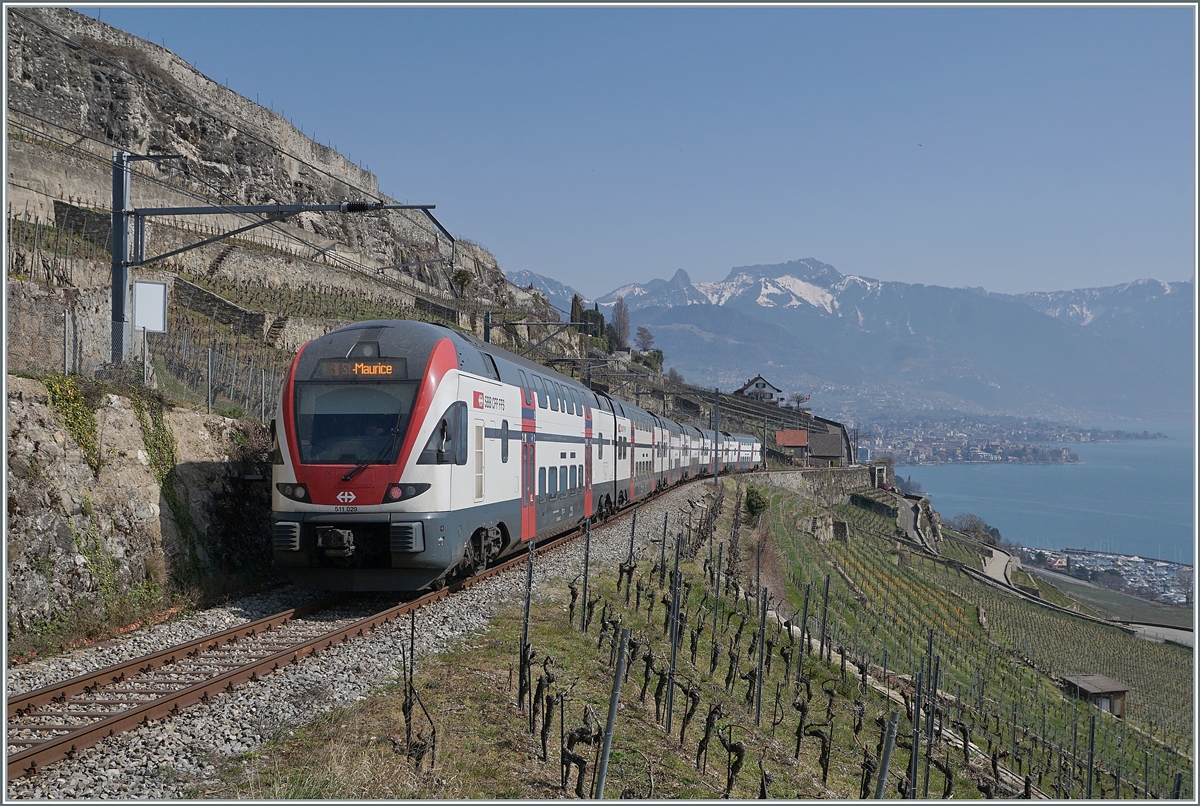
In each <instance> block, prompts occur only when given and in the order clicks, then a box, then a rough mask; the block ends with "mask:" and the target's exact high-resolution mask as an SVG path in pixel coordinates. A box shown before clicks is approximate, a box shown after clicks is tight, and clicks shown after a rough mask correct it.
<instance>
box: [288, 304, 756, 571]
mask: <svg viewBox="0 0 1200 806" xmlns="http://www.w3.org/2000/svg"><path fill="white" fill-rule="evenodd" d="M271 430H272V436H273V438H274V442H275V446H274V455H273V461H274V468H273V474H272V491H271V492H272V499H271V508H272V510H273V511H272V521H273V531H274V533H273V540H274V556H275V562H276V564H277V565H278V566H280V567H281V568H282V569H283V570H284V571H285V572H286V573H287V574H288V576H290V577H291V579H292V580H293V581H294V582H296V583H297V584H300V585H304V586H307V587H312V588H322V589H326V590H351V591H374V590H405V591H410V590H420V589H422V588H426V587H429V586H431V585H436V584H440V583H441V582H442V581H443V580H444V579H446V578H447V576H451V577H453V576H458V575H469V574H472V573H475V572H476V571H477V570H479V569H481V568H483V567H485V566H486V565H488V564H490V563H492V562H494V561H495V560H496V559H498V558H500V557H504V556H506V555H508V554H512V553H514V552H516V551H519V550H520V549H521V547H522V545H523V544H524V543H525V542H526V541H528V540H530V539H532V538H535V537H536V538H539V539H541V538H545V537H549V536H551V535H554V534H559V533H561V532H564V531H566V530H567V529H569V528H571V527H574V526H576V525H578V524H579V523H581V522H582V521H583V520H584V519H585V518H589V517H593V518H595V517H604V516H607V515H609V514H611V513H612V512H615V511H616V510H618V509H620V508H622V507H624V506H627V505H629V504H630V503H632V502H634V501H639V500H642V499H644V498H646V497H647V496H649V495H652V494H654V493H655V492H657V491H658V490H661V489H664V488H666V487H668V486H670V485H672V484H676V483H678V482H680V481H684V480H686V479H689V478H695V477H697V476H702V475H711V474H712V473H713V470H714V467H715V466H716V464H719V465H720V470H721V472H722V473H725V472H731V471H735V470H750V469H754V468H757V467H759V466H760V465H761V464H762V446H761V443H760V442H759V441H758V440H757V439H755V438H754V437H751V436H746V435H739V434H728V433H725V432H722V433H721V434H720V435H717V434H714V433H713V432H712V431H704V430H701V429H698V428H695V427H692V426H685V425H680V424H678V423H675V422H673V421H671V420H667V419H664V418H662V417H659V416H657V415H655V414H652V413H650V412H648V411H645V410H644V409H641V408H638V407H637V406H634V405H631V404H630V403H627V402H625V401H622V400H618V399H616V398H613V397H610V396H608V395H606V394H604V393H602V392H595V391H593V390H591V389H588V388H587V387H586V386H583V385H582V384H580V383H579V382H578V381H576V380H574V379H572V378H569V377H566V376H564V375H561V374H559V373H557V372H554V371H553V370H550V369H547V368H546V367H543V366H541V365H540V364H536V363H534V362H532V361H528V360H526V359H524V358H521V357H519V356H516V355H513V354H512V353H509V352H507V351H505V350H502V349H499V348H497V347H496V346H495V345H491V344H486V343H484V342H482V341H480V340H478V339H475V338H473V337H471V336H467V335H464V334H462V333H459V332H457V331H454V330H452V329H450V328H446V327H443V326H440V325H434V324H428V323H425V322H409V321H370V322H360V323H357V324H354V325H350V326H348V327H344V328H341V329H340V330H335V331H333V332H332V333H329V334H327V335H325V336H322V337H321V338H319V339H314V340H312V341H310V342H308V343H307V344H305V345H304V346H303V347H302V348H301V349H300V351H299V352H298V353H297V354H296V358H295V360H294V361H293V362H292V367H291V369H290V371H289V372H288V375H287V378H286V379H285V381H284V386H283V390H282V394H281V395H280V401H279V407H278V409H277V411H276V415H275V419H274V420H273V421H272V423H271ZM714 448H715V450H714Z"/></svg>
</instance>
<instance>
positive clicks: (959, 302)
mask: <svg viewBox="0 0 1200 806" xmlns="http://www.w3.org/2000/svg"><path fill="white" fill-rule="evenodd" d="M618 296H623V297H624V298H625V302H626V304H627V305H628V306H629V308H630V312H631V319H632V323H633V325H634V326H637V325H645V326H646V327H648V328H650V330H651V332H653V333H654V334H655V337H656V338H657V340H658V346H660V347H662V349H663V350H664V351H665V352H666V354H667V360H668V363H669V364H674V365H675V366H676V367H677V368H678V369H679V370H680V371H681V372H683V374H684V375H685V376H686V377H688V378H689V379H694V380H696V381H698V382H705V383H720V384H727V383H733V382H735V381H736V382H737V383H738V384H740V383H741V381H742V380H743V379H744V378H745V377H751V376H753V375H754V374H756V373H759V372H762V373H763V374H764V375H765V376H767V377H768V379H769V380H771V381H772V382H773V383H775V384H776V385H783V386H784V387H786V388H789V389H790V388H791V387H799V390H803V391H806V392H807V391H811V390H813V389H814V388H820V387H822V386H824V387H827V388H828V389H829V390H832V389H835V388H836V389H840V390H842V391H843V392H846V393H848V394H851V393H852V394H856V395H864V394H865V395H866V396H868V397H869V398H871V399H874V400H878V401H880V402H881V403H882V404H884V405H886V404H887V403H886V401H892V402H893V403H895V402H899V401H903V405H905V406H907V407H913V406H929V405H933V406H947V407H955V408H964V409H977V410H983V411H1006V412H1034V411H1039V412H1054V411H1058V412H1060V413H1061V412H1062V411H1064V410H1067V409H1072V410H1081V409H1085V410H1088V411H1100V412H1109V413H1113V414H1121V415H1125V414H1136V415H1137V416H1151V417H1154V416H1161V417H1175V416H1176V415H1179V414H1180V413H1182V412H1188V411H1190V410H1191V406H1192V394H1191V389H1192V384H1193V379H1192V372H1191V366H1192V363H1191V362H1192V358H1191V356H1192V342H1193V317H1194V314H1193V296H1194V285H1193V284H1192V283H1190V282H1183V283H1164V282H1160V281H1157V280H1139V281H1136V282H1133V283H1126V284H1124V285H1120V286H1112V287H1109V288H1095V289H1083V290H1076V291H1061V292H1053V293H1041V292H1037V293H1029V294H1020V295H1006V294H994V293H989V292H987V291H984V290H983V289H966V288H944V287H940V286H925V285H920V284H910V283H898V282H890V281H880V280H876V279H873V278H869V277H858V276H852V275H843V274H841V273H840V272H838V271H837V270H836V269H834V268H833V267H832V266H830V265H828V264H825V263H821V262H820V261H817V260H813V259H811V258H810V259H804V260H794V261H790V262H788V263H782V264H775V265H755V266H742V267H738V268H735V269H733V270H732V271H731V272H730V273H729V275H728V276H727V277H726V278H725V279H724V280H722V281H719V282H696V283H693V282H692V281H691V279H690V277H689V276H688V274H687V272H685V271H684V270H682V269H680V270H678V271H677V272H676V273H675V275H674V276H673V277H672V278H671V279H670V280H661V279H655V280H651V281H649V282H647V283H633V284H629V285H626V286H624V287H622V288H619V289H616V290H614V291H612V292H610V293H608V294H605V295H604V296H603V297H600V298H599V300H598V302H599V303H600V304H601V305H611V304H612V303H614V302H615V301H616V298H617V297H618ZM568 301H569V298H568Z"/></svg>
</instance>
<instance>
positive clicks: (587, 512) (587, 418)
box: [576, 395, 596, 518]
mask: <svg viewBox="0 0 1200 806" xmlns="http://www.w3.org/2000/svg"><path fill="white" fill-rule="evenodd" d="M582 400H583V395H578V396H577V397H576V405H578V406H579V407H580V410H581V413H582V414H583V479H581V480H580V484H582V485H583V516H584V517H585V518H590V517H592V516H593V515H594V514H596V509H595V506H596V505H595V499H594V498H593V495H592V451H594V450H595V448H594V447H593V446H592V441H593V440H592V419H593V417H595V414H596V412H595V410H594V409H593V408H592V407H591V406H585V405H584V404H583V403H582V402H581V401H582Z"/></svg>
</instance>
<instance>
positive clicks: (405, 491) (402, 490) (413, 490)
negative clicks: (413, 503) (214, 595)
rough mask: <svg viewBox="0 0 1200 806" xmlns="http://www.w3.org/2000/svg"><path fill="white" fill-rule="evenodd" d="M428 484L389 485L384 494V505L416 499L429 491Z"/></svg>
mask: <svg viewBox="0 0 1200 806" xmlns="http://www.w3.org/2000/svg"><path fill="white" fill-rule="evenodd" d="M429 486H430V485H428V484H389V485H388V488H387V491H386V492H384V494H383V501H382V503H384V504H395V503H396V502H397V501H407V500H408V499H410V498H416V497H417V496H418V495H420V494H421V493H423V492H425V491H426V490H428V489H429Z"/></svg>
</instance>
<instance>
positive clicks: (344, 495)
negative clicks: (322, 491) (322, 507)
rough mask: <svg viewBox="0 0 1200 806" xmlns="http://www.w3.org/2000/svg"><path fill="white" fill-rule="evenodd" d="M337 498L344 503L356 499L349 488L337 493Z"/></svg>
mask: <svg viewBox="0 0 1200 806" xmlns="http://www.w3.org/2000/svg"><path fill="white" fill-rule="evenodd" d="M337 500H339V501H341V502H342V503H343V504H349V503H350V502H351V501H353V500H354V493H352V492H350V491H349V490H342V491H341V492H340V493H338V494H337Z"/></svg>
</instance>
